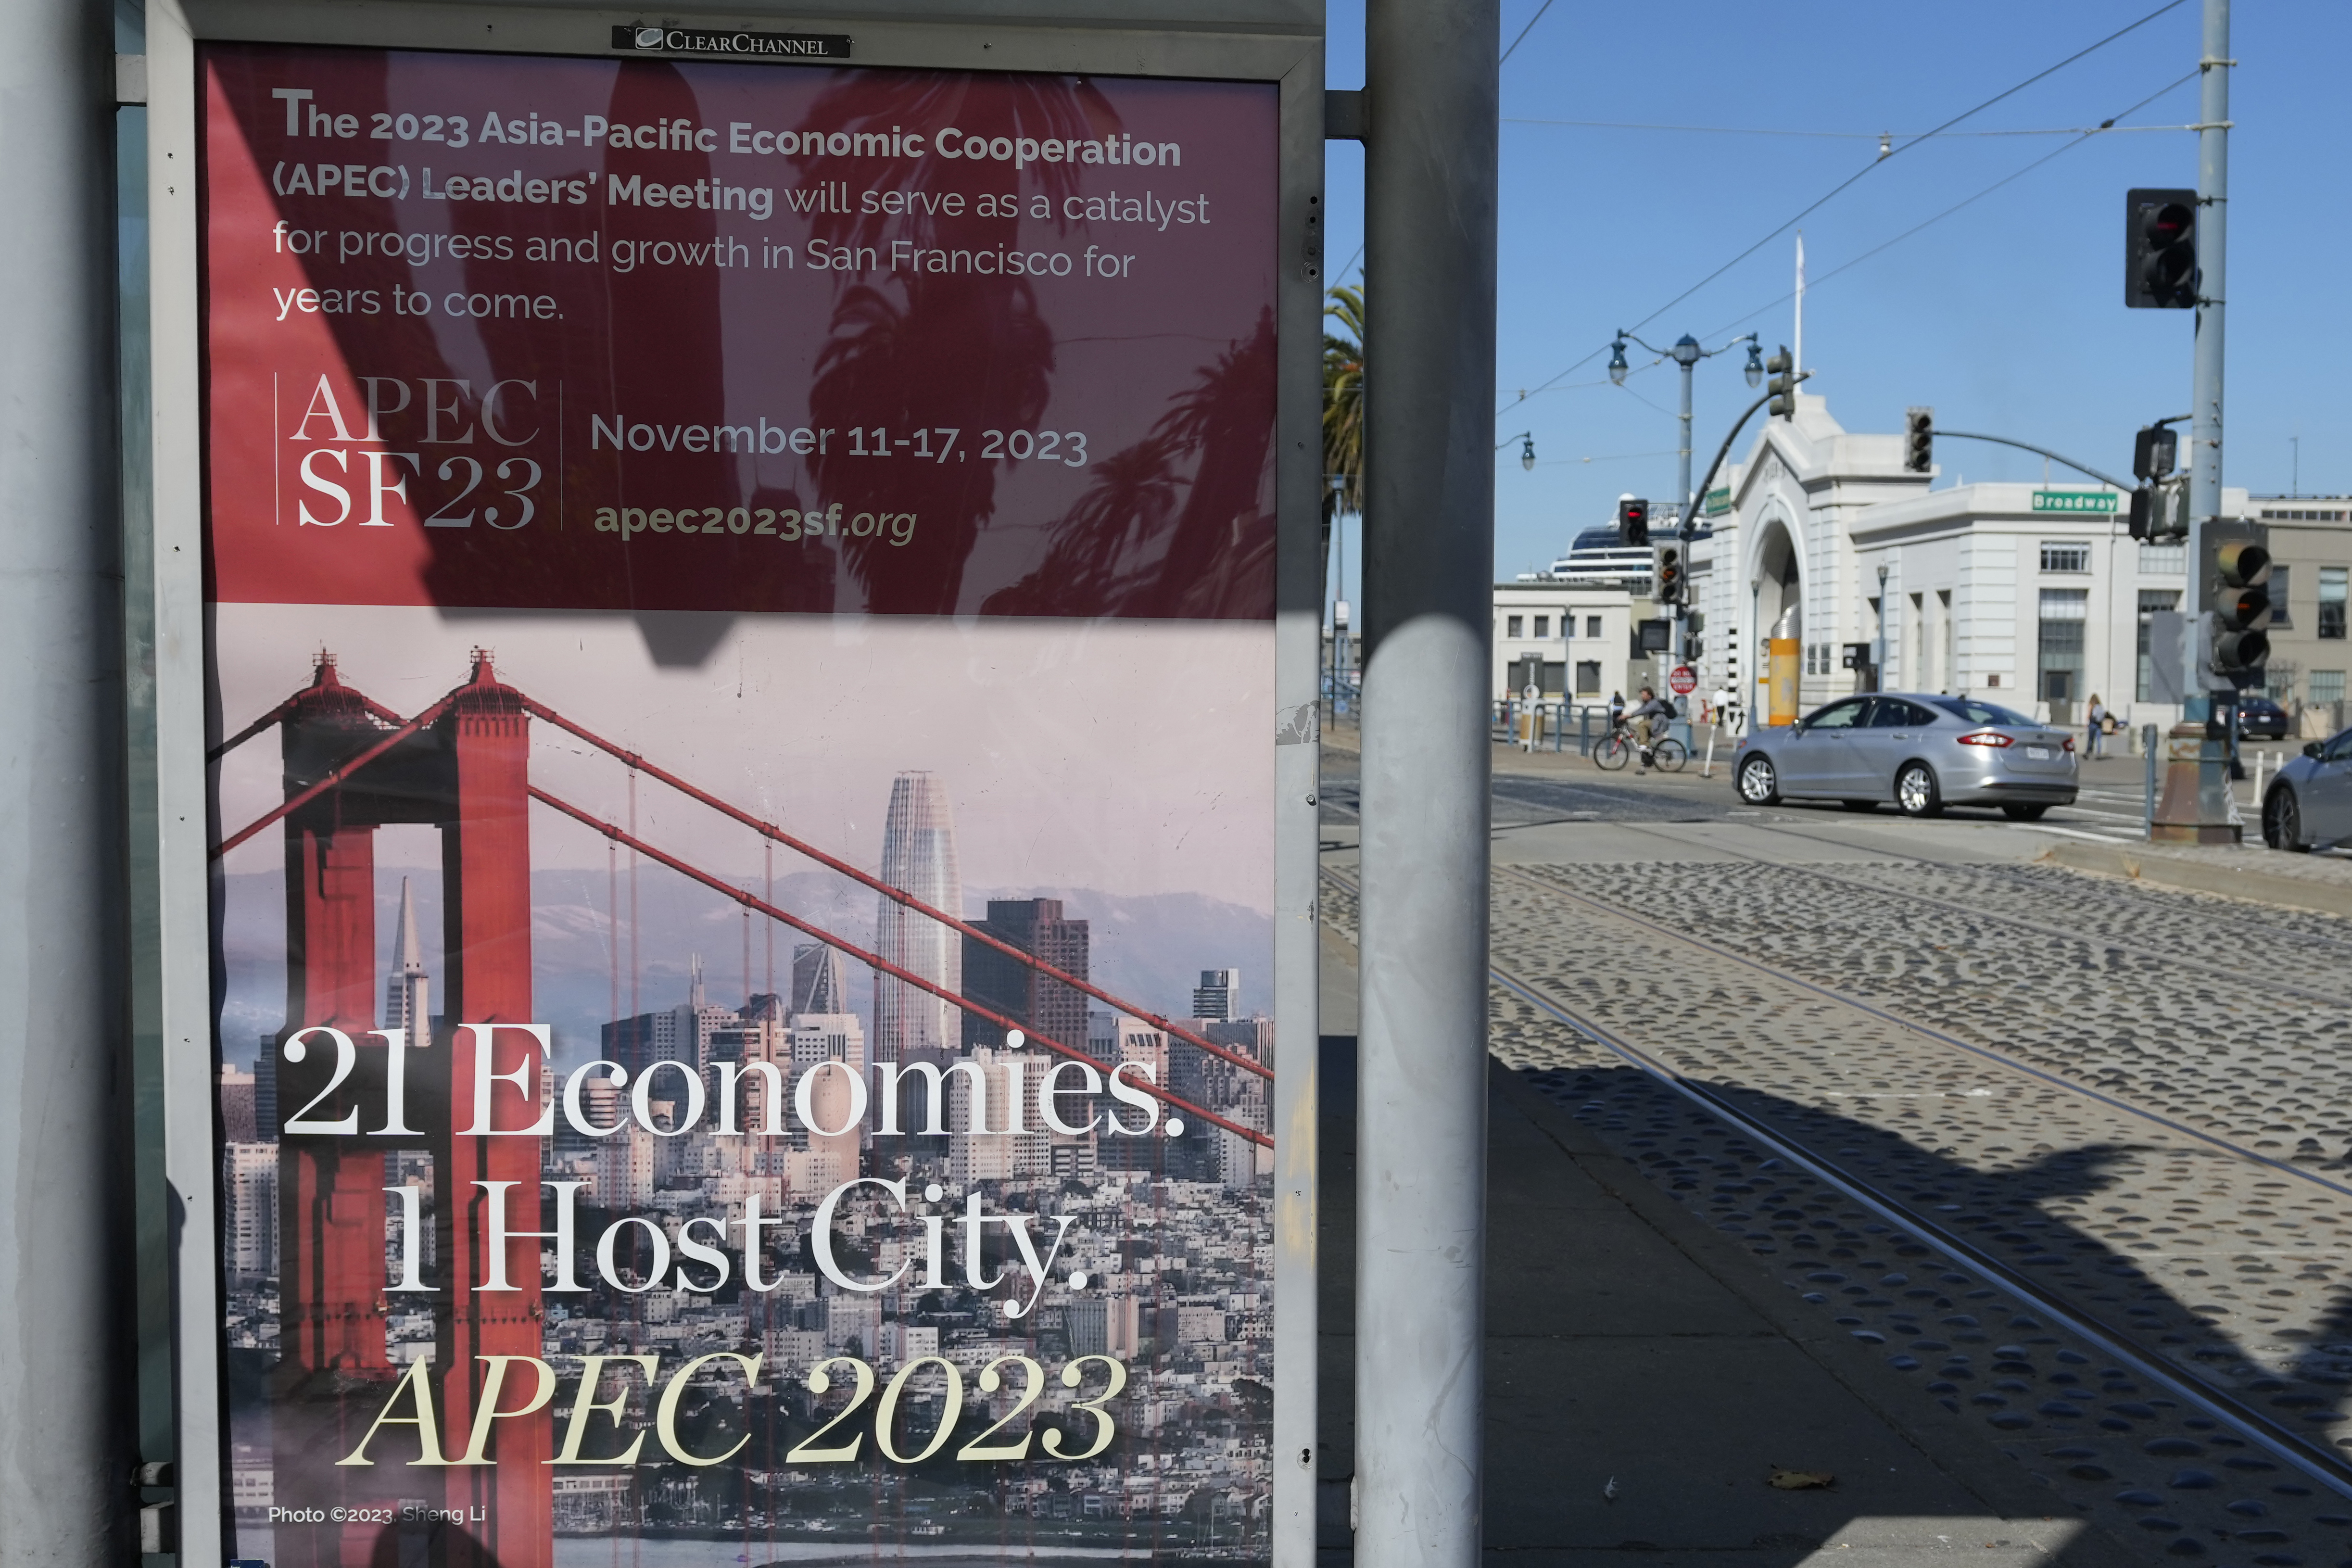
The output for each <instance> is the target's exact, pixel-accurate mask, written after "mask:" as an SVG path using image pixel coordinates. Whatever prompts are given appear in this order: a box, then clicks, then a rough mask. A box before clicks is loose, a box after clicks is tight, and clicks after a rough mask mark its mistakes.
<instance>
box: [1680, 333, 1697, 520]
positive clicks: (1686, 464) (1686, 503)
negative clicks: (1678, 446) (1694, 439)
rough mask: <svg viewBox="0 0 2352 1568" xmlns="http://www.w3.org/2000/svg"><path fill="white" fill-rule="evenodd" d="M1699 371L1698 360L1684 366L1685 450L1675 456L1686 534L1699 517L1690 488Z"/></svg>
mask: <svg viewBox="0 0 2352 1568" xmlns="http://www.w3.org/2000/svg"><path fill="white" fill-rule="evenodd" d="M1697 369H1698V362H1697V361H1696V360H1693V361H1692V362H1690V363H1688V364H1685V365H1684V366H1683V449H1682V450H1681V451H1680V452H1678V453H1676V454H1675V499H1676V500H1680V501H1681V502H1682V507H1681V513H1682V518H1683V521H1684V523H1685V529H1684V531H1685V532H1687V531H1689V529H1688V526H1687V525H1688V522H1689V520H1690V519H1691V518H1693V517H1695V516H1696V515H1697V511H1698V503H1697V501H1696V499H1695V498H1694V497H1693V496H1692V495H1691V486H1690V460H1691V376H1692V374H1693V373H1695V372H1696V370H1697Z"/></svg>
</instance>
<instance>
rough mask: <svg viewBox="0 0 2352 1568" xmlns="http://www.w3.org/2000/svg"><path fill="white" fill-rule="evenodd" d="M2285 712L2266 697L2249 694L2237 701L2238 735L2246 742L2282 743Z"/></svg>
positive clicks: (2285, 720) (2284, 734) (2285, 718)
mask: <svg viewBox="0 0 2352 1568" xmlns="http://www.w3.org/2000/svg"><path fill="white" fill-rule="evenodd" d="M2287 727H2288V724H2287V716H2286V710H2285V709H2284V708H2282V707H2280V706H2279V705H2278V704H2277V703H2275V702H2273V701H2272V700H2270V699H2269V698H2267V697H2256V696H2253V695H2252V694H2249V695H2247V696H2244V697H2241V698H2239V699H2238V735H2239V738H2240V739H2242V740H2247V741H2284V740H2285V739H2286V732H2287Z"/></svg>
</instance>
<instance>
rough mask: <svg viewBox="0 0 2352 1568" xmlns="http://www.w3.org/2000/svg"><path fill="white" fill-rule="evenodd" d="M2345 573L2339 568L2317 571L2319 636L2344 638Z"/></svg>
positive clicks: (2325, 567) (2331, 567)
mask: <svg viewBox="0 0 2352 1568" xmlns="http://www.w3.org/2000/svg"><path fill="white" fill-rule="evenodd" d="M2346 575H2347V571H2346V569H2345V568H2344V567H2341V566H2322V567H2321V568H2320V569H2319V635H2320V636H2321V637H2333V638H2337V639H2340V638H2342V637H2343V636H2344V589H2345V582H2344V579H2345V577H2346Z"/></svg>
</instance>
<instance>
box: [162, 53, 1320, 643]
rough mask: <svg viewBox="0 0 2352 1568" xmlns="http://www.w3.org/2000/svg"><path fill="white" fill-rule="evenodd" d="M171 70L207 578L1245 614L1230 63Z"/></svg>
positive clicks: (1241, 110)
mask: <svg viewBox="0 0 2352 1568" xmlns="http://www.w3.org/2000/svg"><path fill="white" fill-rule="evenodd" d="M205 85H206V100H205V103H206V126H205V138H206V158H207V163H206V171H205V231H206V234H205V237H206V250H207V274H206V278H205V302H206V311H207V315H206V325H205V331H206V338H207V346H208V350H209V379H208V382H207V398H208V402H207V408H206V415H207V418H208V420H209V431H210V451H211V471H210V479H209V482H210V497H209V500H210V513H211V538H212V559H211V561H210V563H209V566H210V571H211V584H212V589H213V594H214V596H215V598H217V599H218V600H220V601H222V602H228V603H277V604H305V603H307V604H350V605H439V606H445V607H494V606H495V607H506V608H543V609H630V610H674V609H711V610H730V611H737V612H744V611H761V610H801V611H832V610H840V611H853V612H855V611H867V612H880V613H887V614H928V615H950V614H961V615H972V614H978V615H1028V616H1034V615H1048V616H1158V617H1213V618H1227V619H1252V618H1265V617H1268V616H1271V615H1272V613H1273V591H1272V584H1273V562H1274V509H1273V500H1272V497H1273V472H1274V462H1273V445H1272V438H1273V430H1274V417H1275V393H1274V385H1275V382H1274V364H1275V342H1274V328H1273V298H1274V283H1275V278H1274V266H1275V256H1276V246H1275V243H1274V237H1275V228H1274V224H1275V184H1276V180H1275V168H1274V153H1273V150H1274V146H1275V138H1274V121H1275V110H1276V89H1274V88H1272V87H1271V86H1264V85H1258V84H1249V83H1231V82H1182V81H1144V80H1129V79H1076V78H1064V77H1040V76H1024V75H1012V74H1003V75H981V74H960V73H934V72H919V71H879V70H863V69H847V68H808V67H778V66H769V65H738V64H698V63H679V62H671V61H646V60H614V61H602V60H572V59H533V60H530V62H529V63H528V65H527V66H526V65H523V64H520V63H519V62H518V61H516V60H515V59H513V58H500V57H496V56H475V55H449V54H425V53H404V52H398V51H378V50H346V49H337V50H327V49H293V48H280V47H258V46H255V47H230V46H222V47H210V48H208V49H207V50H206V51H205Z"/></svg>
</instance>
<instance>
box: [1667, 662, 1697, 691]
mask: <svg viewBox="0 0 2352 1568" xmlns="http://www.w3.org/2000/svg"><path fill="white" fill-rule="evenodd" d="M1666 689H1667V690H1669V691H1671V692H1673V693H1674V694H1675V696H1677V697H1688V696H1689V695H1690V694H1691V693H1692V692H1694V691H1696V690H1697V689H1698V672H1697V671H1696V670H1694V669H1693V668H1691V667H1690V666H1689V665H1686V664H1678V665H1676V666H1675V671H1674V673H1673V674H1672V675H1669V676H1667V677H1666Z"/></svg>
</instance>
